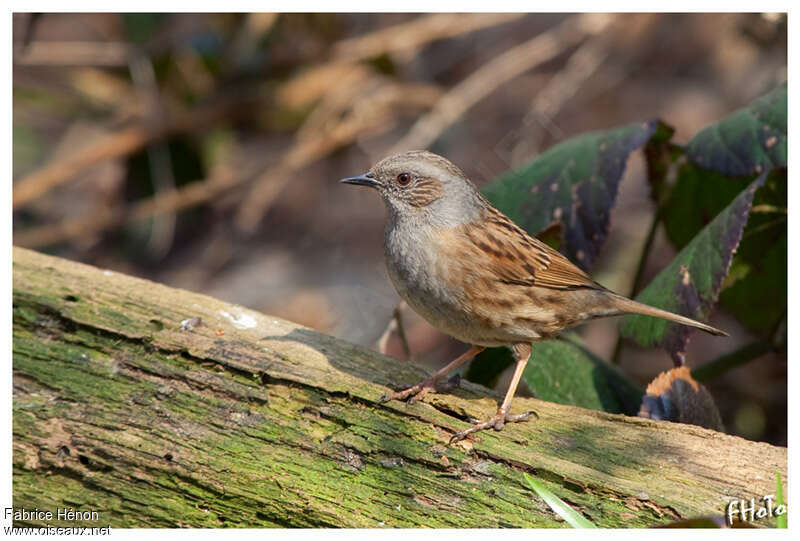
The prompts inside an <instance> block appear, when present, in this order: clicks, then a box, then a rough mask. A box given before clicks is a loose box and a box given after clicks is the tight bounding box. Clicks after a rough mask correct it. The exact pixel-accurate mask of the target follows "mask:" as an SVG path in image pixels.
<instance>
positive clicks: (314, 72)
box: [278, 13, 524, 108]
mask: <svg viewBox="0 0 800 541" xmlns="http://www.w3.org/2000/svg"><path fill="white" fill-rule="evenodd" d="M522 16H524V13H495V14H492V13H472V14H455V13H437V14H433V15H423V16H420V17H418V18H416V19H414V20H412V21H409V22H407V23H402V24H398V25H394V26H390V27H388V28H383V29H381V30H376V31H375V32H372V33H370V34H366V35H363V36H359V37H355V38H350V39H346V40H343V41H341V42H339V43H338V44H336V45H335V46H334V56H333V59H331V60H328V61H326V62H324V63H322V64H319V65H317V66H316V67H313V68H311V69H309V70H306V71H304V72H302V73H300V74H299V75H298V76H297V77H295V78H293V79H292V80H290V81H289V82H288V83H287V84H286V85H284V87H283V88H282V89H281V90H279V92H278V95H279V99H280V100H281V101H282V102H283V103H284V105H286V106H288V107H293V108H295V107H302V106H305V105H308V104H310V103H312V102H314V101H316V100H318V99H321V98H324V97H326V96H327V95H328V93H329V92H331V91H332V88H331V81H337V82H338V81H339V80H340V79H339V78H340V77H346V76H348V74H349V73H350V72H351V71H353V70H361V71H364V72H366V71H368V70H366V69H365V68H364V67H363V66H361V65H359V62H360V61H362V60H366V59H368V58H376V57H379V56H381V55H384V54H393V53H398V52H404V51H405V52H410V51H415V50H418V49H419V48H420V47H421V46H422V45H425V44H426V43H430V42H432V41H436V40H438V39H444V38H451V37H455V36H458V35H462V34H468V33H470V32H474V31H476V30H480V29H483V28H488V27H491V26H496V25H499V24H504V23H507V22H510V21H513V20H517V19H519V18H520V17H522ZM337 86H341V85H337Z"/></svg>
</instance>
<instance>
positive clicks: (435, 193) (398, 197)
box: [340, 150, 484, 227]
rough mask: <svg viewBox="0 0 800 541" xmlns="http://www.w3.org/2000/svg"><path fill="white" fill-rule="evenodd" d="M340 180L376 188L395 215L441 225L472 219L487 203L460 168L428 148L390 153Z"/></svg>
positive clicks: (456, 223) (452, 224)
mask: <svg viewBox="0 0 800 541" xmlns="http://www.w3.org/2000/svg"><path fill="white" fill-rule="evenodd" d="M340 182H344V183H346V184H356V185H361V186H369V187H370V188H375V189H376V190H377V191H378V193H380V194H381V197H383V200H384V202H385V203H386V207H387V208H388V209H389V212H390V215H391V218H392V219H399V218H406V217H409V218H413V219H416V220H425V221H428V222H431V225H436V226H440V227H447V226H454V225H459V224H461V223H465V222H468V221H472V220H474V219H475V218H476V217H477V215H478V211H479V210H480V209H481V208H482V207H483V205H484V200H483V198H482V197H481V196H480V194H479V192H478V190H477V189H476V188H475V185H474V184H472V182H471V181H470V180H469V179H468V178H467V177H466V176H465V175H464V173H463V172H462V171H461V169H459V168H458V167H456V166H455V165H453V164H452V163H451V162H450V161H449V160H447V159H445V158H443V157H441V156H439V155H437V154H434V153H432V152H428V151H426V150H412V151H409V152H404V153H402V154H395V155H392V156H389V157H387V158H384V159H382V160H381V161H379V162H378V163H376V164H375V165H374V166H372V168H371V169H370V170H369V171H368V172H366V173H364V174H363V175H358V176H355V177H348V178H343V179H341V181H340Z"/></svg>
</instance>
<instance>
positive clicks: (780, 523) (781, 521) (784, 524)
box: [775, 472, 789, 529]
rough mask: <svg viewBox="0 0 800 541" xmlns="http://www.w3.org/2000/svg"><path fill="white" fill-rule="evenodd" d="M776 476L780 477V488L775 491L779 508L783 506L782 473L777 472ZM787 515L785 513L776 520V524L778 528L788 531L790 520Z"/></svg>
mask: <svg viewBox="0 0 800 541" xmlns="http://www.w3.org/2000/svg"><path fill="white" fill-rule="evenodd" d="M775 475H777V476H778V481H777V484H778V487H777V488H776V489H775V504H776V505H777V506H781V505H783V485H782V484H781V473H780V472H775ZM784 509H785V507H784ZM786 515H787V513H784V514H782V515H778V517H777V519H776V520H777V524H776V527H777V528H781V529H787V528H788V527H789V524H788V518H787V516H786Z"/></svg>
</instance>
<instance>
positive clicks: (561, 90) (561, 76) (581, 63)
mask: <svg viewBox="0 0 800 541" xmlns="http://www.w3.org/2000/svg"><path fill="white" fill-rule="evenodd" d="M615 22H618V19H617V20H615ZM613 28H614V25H613V24H612V25H611V26H609V27H607V28H606V29H605V32H603V33H601V34H598V35H597V36H595V37H593V38H590V39H588V40H586V41H585V42H584V43H582V44H581V45H580V47H578V48H577V49H576V50H575V52H573V53H572V55H570V57H569V60H567V63H566V65H565V66H564V68H563V69H562V70H560V71H559V72H558V73H556V74H555V75H554V76H553V77H552V78H551V79H550V81H548V83H547V85H545V86H544V88H542V89H541V91H539V92H538V93H537V94H536V97H534V99H533V103H532V104H531V110H530V112H529V113H528V114H527V115H525V119H524V120H523V124H524V125H529V124H531V123H532V122H533V121H538V122H539V124H540V125H541V126H543V127H544V128H545V129H547V130H548V131H549V132H550V133H551V134H552V135H553V136H554V138H556V139H561V138H562V137H563V134H562V133H560V130H558V128H557V127H556V125H555V124H554V123H553V119H554V118H555V117H556V116H557V115H558V113H559V111H561V109H562V108H563V107H564V105H565V104H566V103H567V102H568V101H569V100H571V99H572V98H573V97H574V96H575V95H576V94H577V93H578V91H579V90H580V89H581V87H582V86H583V84H584V83H585V82H586V80H587V79H589V77H591V76H592V74H594V73H595V72H596V71H597V69H598V68H599V67H600V66H601V65H602V64H603V62H604V61H605V60H606V58H608V55H609V51H608V45H607V39H608V34H610V33H612V31H613ZM554 132H557V133H554ZM537 133H541V132H537ZM526 146H527V147H530V146H532V145H531V142H530V141H528V142H527V144H526Z"/></svg>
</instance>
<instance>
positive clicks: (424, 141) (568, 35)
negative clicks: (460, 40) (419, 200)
mask: <svg viewBox="0 0 800 541" xmlns="http://www.w3.org/2000/svg"><path fill="white" fill-rule="evenodd" d="M610 22H611V17H609V16H607V15H603V14H598V13H590V14H585V15H576V16H573V17H570V18H568V19H567V20H565V21H564V22H563V23H561V24H559V25H558V26H556V27H555V28H552V29H551V30H548V31H546V32H543V33H542V34H539V35H537V36H536V37H534V38H533V39H530V40H528V41H526V42H524V43H522V44H520V45H517V46H516V47H513V48H511V49H509V50H508V51H506V52H505V53H503V54H502V55H500V56H498V57H497V58H495V59H494V60H492V61H491V62H488V63H487V64H484V65H483V66H481V67H480V68H478V69H477V70H476V71H475V72H473V73H472V74H471V75H470V76H469V77H467V78H466V79H464V80H463V81H462V82H461V83H459V84H458V85H456V86H455V87H453V88H452V89H451V90H450V91H449V92H448V93H447V94H445V96H443V97H442V99H441V100H439V101H438V102H437V104H436V105H435V106H434V108H433V109H432V110H431V111H430V112H429V113H428V114H427V115H425V116H423V117H422V118H420V119H419V120H417V122H416V123H415V124H414V126H412V128H411V130H410V131H409V132H408V134H407V135H406V136H405V137H404V138H403V139H401V140H400V141H399V142H398V143H397V144H396V145H395V146H394V147H393V148H392V149H391V151H390V152H389V153H394V152H401V151H403V150H408V149H412V148H426V147H428V146H429V145H430V144H431V143H433V142H434V141H435V140H436V139H437V138H438V137H439V136H440V135H441V134H442V133H443V132H444V131H445V130H446V129H447V128H448V127H450V126H451V125H452V124H453V123H454V122H456V121H457V120H458V119H459V118H461V116H462V115H463V114H464V113H465V112H466V111H467V110H468V109H469V108H470V107H472V106H473V105H475V104H476V103H477V102H478V101H480V100H481V99H483V98H485V97H486V96H487V95H489V94H490V93H491V92H492V91H494V90H495V89H497V88H498V87H499V86H501V85H503V84H504V83H506V82H508V81H510V80H511V79H514V78H515V77H517V76H519V75H521V74H522V73H525V72H526V71H528V70H530V69H532V68H534V67H535V66H537V65H539V64H542V63H544V62H546V61H548V60H550V59H552V58H554V57H555V56H556V55H558V54H559V53H561V52H563V51H564V49H565V48H567V47H570V46H572V45H575V44H577V43H579V42H580V41H581V40H583V39H584V38H585V37H586V36H587V35H594V34H597V33H599V32H601V31H602V30H603V29H605V28H606V27H607V26H608V25H609V24H610Z"/></svg>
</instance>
